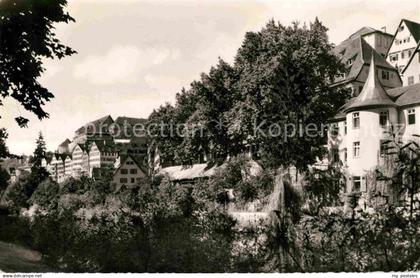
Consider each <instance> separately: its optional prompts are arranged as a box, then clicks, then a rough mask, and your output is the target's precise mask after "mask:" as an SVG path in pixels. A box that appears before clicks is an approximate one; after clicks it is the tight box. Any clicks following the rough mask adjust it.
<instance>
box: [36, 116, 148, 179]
mask: <svg viewBox="0 0 420 278" xmlns="http://www.w3.org/2000/svg"><path fill="white" fill-rule="evenodd" d="M144 122H145V120H144V119H135V118H128V117H118V118H117V119H116V120H115V121H114V120H113V119H112V117H111V116H105V117H102V118H100V119H97V120H95V121H92V122H90V123H87V124H86V125H84V126H82V127H80V128H79V129H77V130H76V131H75V134H74V137H73V141H71V140H70V139H65V140H64V141H63V142H62V143H61V144H60V145H59V146H58V147H57V150H56V151H55V152H54V153H52V154H51V155H50V156H48V157H47V158H45V159H44V161H43V166H44V167H46V169H47V170H48V171H49V173H50V174H51V177H52V178H53V179H54V180H56V181H57V182H63V181H65V180H66V179H68V178H70V177H73V178H77V177H80V176H88V177H93V178H99V175H98V173H100V172H101V171H98V169H102V170H103V169H115V168H117V169H119V168H120V167H121V166H118V165H117V167H115V164H116V163H117V162H118V161H120V159H121V157H124V159H123V160H124V162H125V161H126V159H125V157H127V156H128V157H130V159H131V158H132V157H136V160H135V161H136V165H141V164H142V163H143V162H144V159H145V158H146V154H147V144H146V137H145V136H144V134H143V135H141V134H140V136H137V135H138V134H134V133H133V129H134V128H135V127H136V125H137V124H143V123H144ZM121 130H123V131H124V132H120V131H121ZM125 163H126V162H125ZM117 164H118V163H117ZM139 167H140V166H139ZM111 171H113V170H111ZM123 172H124V171H123ZM145 173H146V170H144V167H143V166H141V171H137V172H136V173H131V172H130V177H127V179H124V178H116V179H114V180H115V182H116V183H117V185H118V186H121V185H122V184H125V183H130V182H131V181H132V178H134V179H135V180H138V178H140V177H143V176H144V175H145ZM115 175H120V173H117V172H115Z"/></svg>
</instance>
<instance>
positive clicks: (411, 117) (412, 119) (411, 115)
mask: <svg viewBox="0 0 420 278" xmlns="http://www.w3.org/2000/svg"><path fill="white" fill-rule="evenodd" d="M415 123H416V110H415V109H408V124H409V125H413V124H415Z"/></svg>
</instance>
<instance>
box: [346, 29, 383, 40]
mask: <svg viewBox="0 0 420 278" xmlns="http://www.w3.org/2000/svg"><path fill="white" fill-rule="evenodd" d="M375 31H377V30H376V29H373V28H372V27H368V26H364V27H362V28H360V29H359V30H357V31H356V32H354V33H353V34H351V35H350V36H349V39H354V38H358V37H361V36H363V35H366V34H370V33H373V32H375Z"/></svg>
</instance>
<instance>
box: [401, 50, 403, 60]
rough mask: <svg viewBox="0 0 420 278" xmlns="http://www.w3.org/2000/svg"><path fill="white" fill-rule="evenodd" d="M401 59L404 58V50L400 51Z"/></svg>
mask: <svg viewBox="0 0 420 278" xmlns="http://www.w3.org/2000/svg"><path fill="white" fill-rule="evenodd" d="M401 59H404V51H401Z"/></svg>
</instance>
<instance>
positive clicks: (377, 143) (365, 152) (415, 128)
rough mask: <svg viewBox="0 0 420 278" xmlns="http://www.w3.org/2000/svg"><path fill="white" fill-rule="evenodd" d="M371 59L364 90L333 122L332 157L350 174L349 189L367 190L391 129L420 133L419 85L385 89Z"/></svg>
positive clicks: (405, 137)
mask: <svg viewBox="0 0 420 278" xmlns="http://www.w3.org/2000/svg"><path fill="white" fill-rule="evenodd" d="M379 75H380V71H378V67H377V66H376V63H375V60H374V59H373V58H372V60H371V64H370V68H369V74H368V77H367V80H366V83H365V84H364V86H363V89H362V91H361V92H360V94H359V95H358V96H357V97H354V98H352V99H350V100H349V101H348V102H347V103H346V104H345V105H344V106H343V107H342V108H341V109H340V111H339V113H338V114H337V115H336V116H335V118H334V119H333V121H332V125H333V126H334V127H335V128H334V129H332V131H331V132H330V138H329V144H330V146H331V149H332V153H333V154H334V155H332V159H333V160H338V161H340V162H341V163H342V165H343V167H344V169H345V172H346V173H347V186H346V188H345V191H346V192H352V191H362V192H363V191H366V188H367V176H368V175H369V173H371V172H372V171H374V170H375V169H376V167H377V166H379V165H380V164H381V162H383V158H384V156H385V152H386V142H387V140H389V139H390V135H391V131H392V132H396V134H397V136H398V137H399V138H402V140H412V139H413V136H412V135H413V134H420V124H419V123H420V122H419V121H420V119H419V117H420V84H414V85H410V86H404V87H399V88H394V89H388V90H386V89H385V88H384V87H383V85H382V84H381V82H380V78H379Z"/></svg>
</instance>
